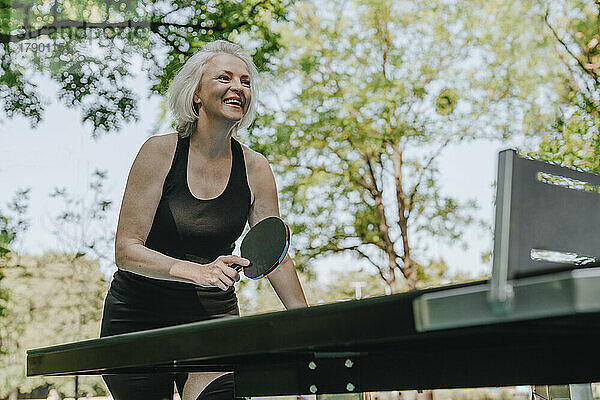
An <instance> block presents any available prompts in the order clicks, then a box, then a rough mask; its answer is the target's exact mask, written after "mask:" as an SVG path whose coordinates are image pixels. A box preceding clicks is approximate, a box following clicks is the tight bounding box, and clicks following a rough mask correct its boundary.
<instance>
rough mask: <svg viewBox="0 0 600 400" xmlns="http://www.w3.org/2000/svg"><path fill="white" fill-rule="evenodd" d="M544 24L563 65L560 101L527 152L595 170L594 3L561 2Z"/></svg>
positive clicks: (599, 46)
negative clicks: (544, 131)
mask: <svg viewBox="0 0 600 400" xmlns="http://www.w3.org/2000/svg"><path fill="white" fill-rule="evenodd" d="M563 13H564V14H563ZM566 16H568V17H566ZM544 23H545V25H546V28H547V33H548V35H549V36H551V37H552V39H553V40H554V42H553V44H554V49H555V51H556V53H557V54H558V55H559V57H560V60H561V66H562V67H563V69H562V75H561V82H562V90H561V92H560V94H561V105H560V107H559V108H558V110H557V111H558V112H557V116H556V119H555V121H554V124H553V126H552V130H551V131H550V132H549V133H548V134H547V135H546V136H545V137H544V139H543V140H542V141H541V142H540V144H539V146H538V148H537V150H536V151H534V152H531V153H530V155H532V156H535V157H538V158H542V159H544V160H547V161H552V162H556V163H559V164H562V165H565V166H569V167H577V168H581V169H584V170H587V171H591V172H595V173H600V134H599V131H598V130H599V128H600V101H599V100H598V98H599V96H600V3H599V2H598V1H595V2H593V1H591V0H589V1H573V0H569V1H566V0H565V1H562V2H560V3H559V4H558V5H557V6H555V8H553V9H552V8H547V9H546V10H545V13H544Z"/></svg>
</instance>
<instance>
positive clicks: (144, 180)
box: [115, 134, 248, 290]
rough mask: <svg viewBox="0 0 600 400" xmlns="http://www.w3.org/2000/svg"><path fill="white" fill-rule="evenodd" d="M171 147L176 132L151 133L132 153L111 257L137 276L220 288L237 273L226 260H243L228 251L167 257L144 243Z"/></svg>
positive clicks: (229, 283)
mask: <svg viewBox="0 0 600 400" xmlns="http://www.w3.org/2000/svg"><path fill="white" fill-rule="evenodd" d="M176 146H177V135H176V134H170V135H163V136H153V137H151V138H149V139H148V140H147V141H146V142H145V143H144V144H143V145H142V148H141V149H140V151H139V153H138V155H137V156H136V158H135V160H134V162H133V165H132V167H131V171H130V172H129V177H128V178H127V185H126V186H125V193H124V195H123V202H122V203H121V212H120V214H119V223H118V226H117V235H116V240H115V262H116V264H117V267H118V268H120V269H123V270H125V271H129V272H133V273H135V274H138V275H143V276H147V277H150V278H157V279H165V280H172V281H180V282H188V283H195V284H198V285H201V286H217V287H219V288H221V289H223V290H226V289H227V288H228V287H230V286H232V285H233V284H234V282H236V281H237V280H239V274H238V273H237V271H236V270H235V269H233V268H230V265H231V264H236V263H237V264H241V265H247V263H248V262H247V260H245V259H243V258H240V257H237V256H234V255H228V256H220V257H219V258H217V259H216V260H215V261H213V262H212V263H210V264H197V263H193V262H190V261H186V260H179V259H176V258H173V257H169V256H167V255H165V254H162V253H160V252H158V251H155V250H152V249H150V248H148V247H146V245H145V243H146V239H147V237H148V233H149V232H150V228H151V227H152V222H153V220H154V214H155V213H156V209H157V207H158V203H159V202H160V198H161V195H162V188H163V183H164V181H165V178H166V176H167V173H168V172H169V169H170V167H171V161H172V160H173V156H174V153H175V148H176Z"/></svg>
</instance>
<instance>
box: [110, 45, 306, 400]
mask: <svg viewBox="0 0 600 400" xmlns="http://www.w3.org/2000/svg"><path fill="white" fill-rule="evenodd" d="M257 81H258V73H257V71H256V67H255V66H254V64H253V62H252V60H251V59H250V57H248V56H247V55H246V54H245V53H244V52H243V51H242V50H241V48H240V47H239V46H237V45H234V44H232V43H229V42H226V41H222V40H219V41H216V42H212V43H208V44H206V45H205V46H203V48H202V49H201V50H200V51H199V52H198V53H196V54H195V55H193V56H192V57H191V58H190V59H189V60H188V61H187V62H186V64H185V65H184V66H183V67H182V68H181V70H180V71H179V72H178V74H177V76H176V77H175V79H174V80H173V83H172V85H171V88H170V93H169V106H170V109H171V112H172V113H173V116H174V117H175V120H176V123H177V125H176V126H177V127H176V130H177V132H176V133H172V134H168V135H163V136H154V137H151V138H150V139H148V140H147V141H146V142H145V143H144V144H143V146H142V148H141V149H140V151H139V153H138V155H137V157H136V159H135V161H134V162H133V166H132V167H131V171H130V173H129V178H128V180H127V186H126V188H125V194H124V196H123V202H122V205H121V212H120V215H119V224H118V227H117V237H116V243H115V249H116V250H115V260H116V264H117V266H118V270H117V272H116V273H115V275H114V279H113V281H112V284H111V288H110V290H109V292H108V295H107V297H106V301H105V307H104V315H103V319H102V330H101V336H108V335H115V334H119V333H125V332H132V331H139V330H145V329H153V328H159V327H164V326H170V325H177V324H182V323H188V322H195V321H201V320H206V319H213V318H219V317H224V316H235V315H239V310H238V305H237V298H236V296H235V291H234V283H235V282H237V281H238V280H239V275H238V273H237V271H236V270H235V269H233V268H231V265H232V264H241V265H248V260H246V259H243V258H240V257H237V256H234V255H231V252H232V250H233V248H234V242H235V241H236V240H237V239H238V238H239V237H240V235H241V233H242V231H243V229H244V226H245V224H246V222H248V223H249V225H250V226H254V225H255V224H256V223H257V222H259V221H261V220H262V219H264V218H266V217H269V216H278V215H279V209H278V202H277V189H276V186H275V180H274V178H273V174H272V172H271V169H270V167H269V164H268V162H267V160H266V159H265V158H264V157H263V156H262V155H261V154H259V153H256V152H254V151H252V150H250V149H249V148H247V147H246V146H242V145H241V144H240V143H239V142H237V141H236V140H235V139H233V137H232V136H233V135H234V134H235V132H236V131H237V130H238V129H239V128H243V127H247V126H249V125H250V123H251V122H252V119H253V117H254V114H255V105H256V94H257V93H256V88H255V83H256V82H257ZM269 280H270V282H271V284H272V285H273V288H274V289H275V291H276V293H277V295H278V296H279V298H280V299H281V301H282V302H283V304H284V305H285V307H286V308H288V309H289V308H297V307H305V306H306V305H307V304H306V300H305V297H304V294H303V292H302V288H301V286H300V283H299V281H298V277H297V275H296V270H295V267H294V263H293V261H292V260H291V259H290V258H289V256H286V259H285V260H284V262H283V263H282V264H281V265H280V266H279V267H278V268H277V269H276V270H275V271H273V272H272V273H271V274H270V275H269ZM104 379H105V381H106V383H107V385H108V387H109V389H110V391H111V393H112V395H113V397H114V398H115V399H116V400H132V399H144V400H152V399H156V400H158V399H161V400H162V399H172V398H173V382H174V381H175V382H176V384H177V387H178V390H179V392H180V393H183V399H184V400H188V399H196V398H198V399H228V400H229V399H232V398H233V376H232V374H231V373H226V372H217V373H193V374H189V376H188V374H181V373H179V374H153V375H140V376H128V375H114V376H105V377H104ZM184 384H185V387H184Z"/></svg>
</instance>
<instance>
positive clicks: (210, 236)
mask: <svg viewBox="0 0 600 400" xmlns="http://www.w3.org/2000/svg"><path fill="white" fill-rule="evenodd" d="M189 147H190V139H189V137H188V138H183V139H178V140H177V148H176V150H175V156H174V157H173V162H172V165H171V168H170V170H169V172H168V174H167V176H166V178H165V182H164V184H163V191H162V196H161V199H160V202H159V204H158V207H157V209H156V214H155V216H154V221H153V222H152V227H151V228H150V232H149V233H148V238H147V239H146V247H148V248H150V249H153V250H156V251H159V252H161V253H163V254H166V255H168V256H171V257H174V258H177V259H182V260H188V261H194V262H198V263H202V264H205V263H209V262H211V261H214V260H215V259H216V258H217V257H218V256H220V255H224V254H231V253H232V251H233V249H234V247H235V241H236V240H237V239H238V238H239V237H240V236H241V234H242V232H243V230H244V227H245V225H246V222H247V220H248V212H249V209H250V188H249V187H248V180H247V177H246V167H245V163H244V153H243V150H242V146H241V145H240V143H239V142H237V141H236V140H235V139H233V138H232V139H231V153H232V162H231V164H232V165H231V172H230V176H229V181H228V183H227V186H226V187H225V190H224V191H223V192H222V193H221V194H220V195H219V196H217V197H215V198H213V199H210V200H202V199H198V198H196V197H195V196H194V195H193V194H192V193H191V191H190V189H189V186H188V180H187V165H188V156H189ZM111 290H116V291H117V292H120V294H121V297H124V296H138V297H139V296H141V297H143V298H145V299H147V300H151V299H153V298H154V299H155V300H159V299H158V298H156V297H157V296H158V297H159V298H160V301H165V300H167V299H165V296H168V297H172V296H178V294H183V293H180V292H181V291H183V292H187V294H186V295H185V296H187V297H189V292H190V291H192V292H194V294H195V296H194V297H197V298H198V299H199V300H201V301H202V300H203V299H204V300H203V301H204V303H206V304H203V305H202V307H201V308H203V309H206V311H207V312H208V313H224V312H229V311H231V309H232V308H233V307H234V306H235V307H237V298H236V297H235V293H234V288H233V287H231V288H229V290H227V291H222V290H221V289H219V288H204V287H200V286H197V285H194V284H191V283H184V282H174V281H168V280H162V279H153V278H148V277H145V276H141V275H138V274H134V273H131V272H128V271H123V270H121V269H119V270H118V271H117V272H116V273H115V275H114V279H113V282H112V284H111ZM185 296H184V297H185Z"/></svg>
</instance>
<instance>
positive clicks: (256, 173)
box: [248, 150, 308, 310]
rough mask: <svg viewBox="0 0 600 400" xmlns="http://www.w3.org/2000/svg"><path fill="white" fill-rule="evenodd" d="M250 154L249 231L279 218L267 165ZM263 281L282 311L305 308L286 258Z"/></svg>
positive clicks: (273, 180)
mask: <svg viewBox="0 0 600 400" xmlns="http://www.w3.org/2000/svg"><path fill="white" fill-rule="evenodd" d="M250 153H251V156H252V161H251V167H250V168H248V172H249V174H248V183H249V185H250V190H251V192H252V194H253V199H252V204H251V205H250V213H249V215H248V223H249V224H250V227H253V226H254V225H256V224H257V223H258V222H260V221H262V220H263V219H265V218H267V217H272V216H276V217H279V202H278V200H277V185H276V183H275V178H274V177H273V171H271V167H270V166H269V162H268V161H267V159H266V158H265V157H264V156H263V155H262V154H259V153H256V152H254V151H252V150H249V151H248V155H250ZM249 164H250V163H249ZM267 277H268V278H269V281H270V282H271V285H272V286H273V289H275V292H276V293H277V296H279V299H280V300H281V302H282V303H283V305H284V306H285V308H287V309H288V310H289V309H292V308H301V307H307V306H308V304H307V303H306V298H305V296H304V292H303V290H302V286H301V285H300V281H299V280H298V274H297V273H296V266H295V265H294V261H293V260H292V259H291V257H290V256H289V255H286V256H285V258H284V260H283V262H282V263H281V264H280V265H279V266H278V267H277V268H275V270H274V271H273V272H271V273H270V274H269V275H267Z"/></svg>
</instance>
